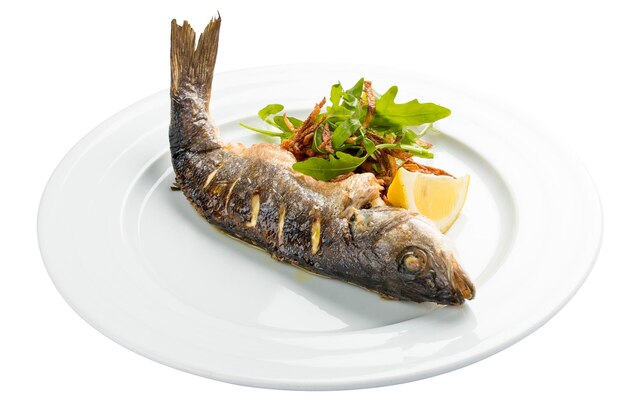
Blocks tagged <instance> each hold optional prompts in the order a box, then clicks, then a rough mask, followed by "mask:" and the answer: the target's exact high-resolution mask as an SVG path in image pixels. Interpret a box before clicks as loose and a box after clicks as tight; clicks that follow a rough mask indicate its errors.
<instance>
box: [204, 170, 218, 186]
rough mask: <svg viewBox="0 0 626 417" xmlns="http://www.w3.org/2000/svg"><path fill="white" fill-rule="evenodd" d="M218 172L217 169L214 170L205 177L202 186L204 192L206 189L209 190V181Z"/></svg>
mask: <svg viewBox="0 0 626 417" xmlns="http://www.w3.org/2000/svg"><path fill="white" fill-rule="evenodd" d="M218 170H219V168H216V169H214V170H213V171H212V172H211V173H210V174H209V175H208V176H207V177H206V181H205V182H204V185H203V186H202V188H204V189H205V190H206V189H207V188H209V184H211V181H212V180H213V178H214V177H215V175H216V174H217V171H218Z"/></svg>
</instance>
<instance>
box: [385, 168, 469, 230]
mask: <svg viewBox="0 0 626 417" xmlns="http://www.w3.org/2000/svg"><path fill="white" fill-rule="evenodd" d="M469 181H470V177H469V175H465V176H462V177H458V178H455V177H452V176H449V175H434V174H425V173H422V172H411V171H408V170H406V169H404V168H400V169H398V172H397V173H396V175H395V177H394V178H393V181H392V182H391V185H390V186H389V189H388V190H387V200H388V201H389V203H390V204H391V205H394V206H397V207H403V208H406V209H409V210H417V211H419V212H420V213H422V214H423V215H424V216H426V217H428V218H429V219H431V220H432V221H433V222H435V224H436V225H437V227H438V228H439V230H441V232H442V233H445V232H447V231H448V229H450V227H451V226H452V225H453V224H454V222H455V221H456V219H457V218H458V217H459V213H461V209H462V208H463V205H464V204H465V197H466V196H467V189H468V187H469Z"/></svg>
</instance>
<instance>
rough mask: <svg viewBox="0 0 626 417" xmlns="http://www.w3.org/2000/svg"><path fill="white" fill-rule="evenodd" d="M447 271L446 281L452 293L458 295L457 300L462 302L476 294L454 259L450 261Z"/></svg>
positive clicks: (472, 285)
mask: <svg viewBox="0 0 626 417" xmlns="http://www.w3.org/2000/svg"><path fill="white" fill-rule="evenodd" d="M448 271H449V275H448V282H449V283H450V287H451V288H452V290H453V291H454V293H455V294H456V295H457V296H458V298H459V302H460V303H463V302H464V301H465V300H471V299H473V298H474V296H475V295H476V287H474V284H473V283H472V281H470V279H469V277H468V276H467V273H466V272H465V271H464V270H463V268H462V267H461V266H460V265H459V264H458V263H457V262H456V260H454V261H452V262H451V265H450V268H449V269H448Z"/></svg>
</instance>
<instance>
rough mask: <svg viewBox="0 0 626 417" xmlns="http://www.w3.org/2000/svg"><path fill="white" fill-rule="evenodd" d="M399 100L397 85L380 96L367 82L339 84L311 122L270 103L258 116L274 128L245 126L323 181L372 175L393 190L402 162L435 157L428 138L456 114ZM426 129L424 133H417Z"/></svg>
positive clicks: (414, 100)
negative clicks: (437, 124) (391, 185)
mask: <svg viewBox="0 0 626 417" xmlns="http://www.w3.org/2000/svg"><path fill="white" fill-rule="evenodd" d="M397 95H398V87H396V86H392V87H391V88H389V89H388V90H387V91H386V92H385V93H384V94H382V95H379V94H377V93H376V92H375V91H374V90H372V88H371V83H370V82H368V81H365V79H364V78H361V79H360V80H358V81H357V82H356V83H355V84H354V86H352V87H351V88H348V89H344V88H343V86H342V85H341V83H337V84H334V85H333V86H332V87H331V89H330V103H329V105H328V106H326V107H325V109H324V110H325V111H322V109H323V107H322V106H323V105H324V102H325V100H323V101H322V103H319V104H318V105H317V106H315V109H314V110H313V112H312V113H311V115H310V116H309V117H308V118H307V119H306V120H300V119H298V118H295V117H291V116H289V117H288V116H287V115H286V114H285V113H283V114H280V113H282V112H283V111H284V106H283V105H281V104H269V105H267V106H265V107H264V108H262V109H261V110H260V111H259V113H258V115H259V118H260V119H261V120H263V121H264V122H265V123H266V124H268V125H269V126H270V127H269V129H262V128H258V127H253V126H249V125H245V124H243V123H242V124H241V126H243V127H245V128H247V129H250V130H253V131H255V132H257V133H260V134H261V135H264V136H265V137H269V138H271V140H272V141H275V140H280V141H281V146H283V147H284V148H286V149H288V150H290V151H291V152H292V153H293V154H294V155H295V156H296V158H297V159H298V161H299V162H296V163H295V164H294V165H293V169H294V170H296V171H298V172H301V173H303V174H306V175H310V176H312V177H313V178H316V179H318V180H323V181H328V180H332V179H334V178H337V177H338V176H341V175H347V174H350V173H351V172H355V171H358V172H372V173H373V174H374V175H376V176H377V177H378V178H381V179H382V180H383V182H385V184H387V185H388V184H389V182H390V181H391V178H392V177H393V175H394V174H395V170H396V168H397V164H398V163H400V164H406V163H407V162H408V161H409V160H410V158H411V156H416V157H420V158H433V156H434V155H433V153H432V152H431V151H430V150H429V148H430V146H431V144H430V143H428V142H425V141H424V140H422V137H423V136H424V135H425V134H426V132H427V131H428V130H429V129H431V128H432V125H433V123H434V122H436V121H438V120H440V119H443V118H444V117H447V116H449V115H450V110H449V109H447V108H445V107H442V106H439V105H437V104H434V103H420V102H419V101H417V100H416V99H413V100H411V101H408V102H406V103H396V97H397ZM421 125H424V127H422V128H420V129H418V132H419V133H418V132H416V131H415V130H413V128H412V127H414V126H421ZM405 166H406V165H405Z"/></svg>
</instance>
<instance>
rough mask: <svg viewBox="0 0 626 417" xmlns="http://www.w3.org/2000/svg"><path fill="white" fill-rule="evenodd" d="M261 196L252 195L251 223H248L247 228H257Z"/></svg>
mask: <svg viewBox="0 0 626 417" xmlns="http://www.w3.org/2000/svg"><path fill="white" fill-rule="evenodd" d="M259 206H260V201H259V195H258V194H256V193H255V194H252V198H251V199H250V221H248V222H247V223H246V226H247V227H254V226H256V222H257V219H258V218H259Z"/></svg>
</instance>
